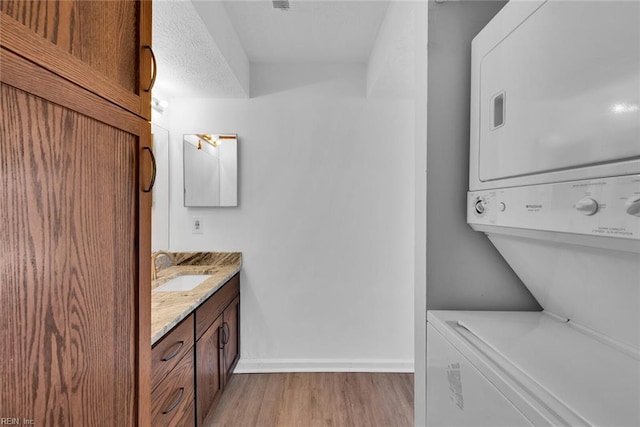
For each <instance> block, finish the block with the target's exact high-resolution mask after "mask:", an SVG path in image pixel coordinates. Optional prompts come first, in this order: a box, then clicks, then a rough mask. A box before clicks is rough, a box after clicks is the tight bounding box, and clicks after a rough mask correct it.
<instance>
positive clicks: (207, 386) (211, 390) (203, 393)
mask: <svg viewBox="0 0 640 427" xmlns="http://www.w3.org/2000/svg"><path fill="white" fill-rule="evenodd" d="M222 343H223V339H222V316H220V317H218V318H217V319H216V320H215V321H214V322H213V324H212V325H211V326H210V327H209V328H208V329H207V330H206V331H205V332H204V333H203V334H202V336H201V337H200V339H199V340H198V341H197V342H196V384H197V387H198V388H197V396H196V407H197V415H198V423H197V425H198V426H202V425H204V422H205V419H206V418H207V415H208V414H209V413H210V412H211V411H212V410H213V408H215V406H216V404H217V403H218V400H220V397H221V396H222V390H223V388H224V377H225V372H224V363H223V357H222V356H223V354H222V351H221V350H222Z"/></svg>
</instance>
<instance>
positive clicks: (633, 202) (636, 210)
mask: <svg viewBox="0 0 640 427" xmlns="http://www.w3.org/2000/svg"><path fill="white" fill-rule="evenodd" d="M624 207H625V208H627V213H628V214H629V215H634V216H640V196H639V195H637V194H636V195H634V196H631V197H629V198H628V199H627V203H625V206H624Z"/></svg>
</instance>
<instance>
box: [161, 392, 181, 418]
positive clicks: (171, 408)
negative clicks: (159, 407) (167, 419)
mask: <svg viewBox="0 0 640 427" xmlns="http://www.w3.org/2000/svg"><path fill="white" fill-rule="evenodd" d="M182 396H184V387H180V390H178V397H177V398H176V400H175V401H174V402H173V403H172V404H171V406H169V407H168V408H167V409H165V410H164V411H162V415H167V414H168V413H169V412H171V411H173V410H174V409H176V406H178V405H179V404H180V401H182Z"/></svg>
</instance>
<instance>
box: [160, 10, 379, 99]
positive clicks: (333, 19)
mask: <svg viewBox="0 0 640 427" xmlns="http://www.w3.org/2000/svg"><path fill="white" fill-rule="evenodd" d="M194 5H195V6H194ZM388 5H389V1H387V0H374V1H368V0H323V1H314V0H290V9H289V10H288V11H282V10H277V9H274V8H273V4H272V2H271V0H259V1H254V0H249V1H247V0H231V1H229V0H228V1H220V0H193V3H192V2H191V1H189V0H156V1H154V2H153V50H154V52H155V55H156V57H157V61H158V78H157V81H156V86H155V89H154V95H156V94H157V95H159V96H160V97H162V98H165V99H166V98H173V97H208V98H244V97H247V96H248V95H249V94H248V83H247V82H248V72H249V62H248V61H251V62H267V63H295V62H297V63H310V62H311V63H313V62H326V63H366V62H367V60H368V59H369V55H370V53H371V51H372V48H373V45H374V43H375V40H376V36H377V34H378V29H379V28H380V25H381V23H382V21H383V19H384V16H385V13H386V11H387V8H388ZM229 24H230V25H229ZM234 29H235V31H234ZM212 34H214V35H215V37H214V36H212ZM238 51H240V52H238ZM225 55H226V57H225ZM238 58H244V62H245V63H246V66H245V68H246V70H245V72H244V74H243V72H242V70H241V71H240V74H238V72H239V71H238V70H240V69H241V68H242V67H239V66H238V64H241V63H242V61H241V60H240V61H239V60H238ZM229 59H231V62H230V61H229ZM232 65H233V66H232ZM234 70H235V71H236V72H235V73H234Z"/></svg>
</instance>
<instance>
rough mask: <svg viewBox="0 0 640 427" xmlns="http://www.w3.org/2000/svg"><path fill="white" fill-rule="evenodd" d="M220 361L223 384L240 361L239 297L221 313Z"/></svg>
mask: <svg viewBox="0 0 640 427" xmlns="http://www.w3.org/2000/svg"><path fill="white" fill-rule="evenodd" d="M221 338H222V346H221V347H222V360H223V362H224V365H223V366H224V370H223V372H224V384H225V385H226V384H227V382H228V380H229V377H230V376H231V374H232V373H233V370H234V369H235V367H236V364H237V363H238V359H240V296H239V295H238V296H237V297H236V298H234V299H233V301H231V304H229V305H228V306H227V308H225V309H224V312H223V313H222V337H221Z"/></svg>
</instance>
